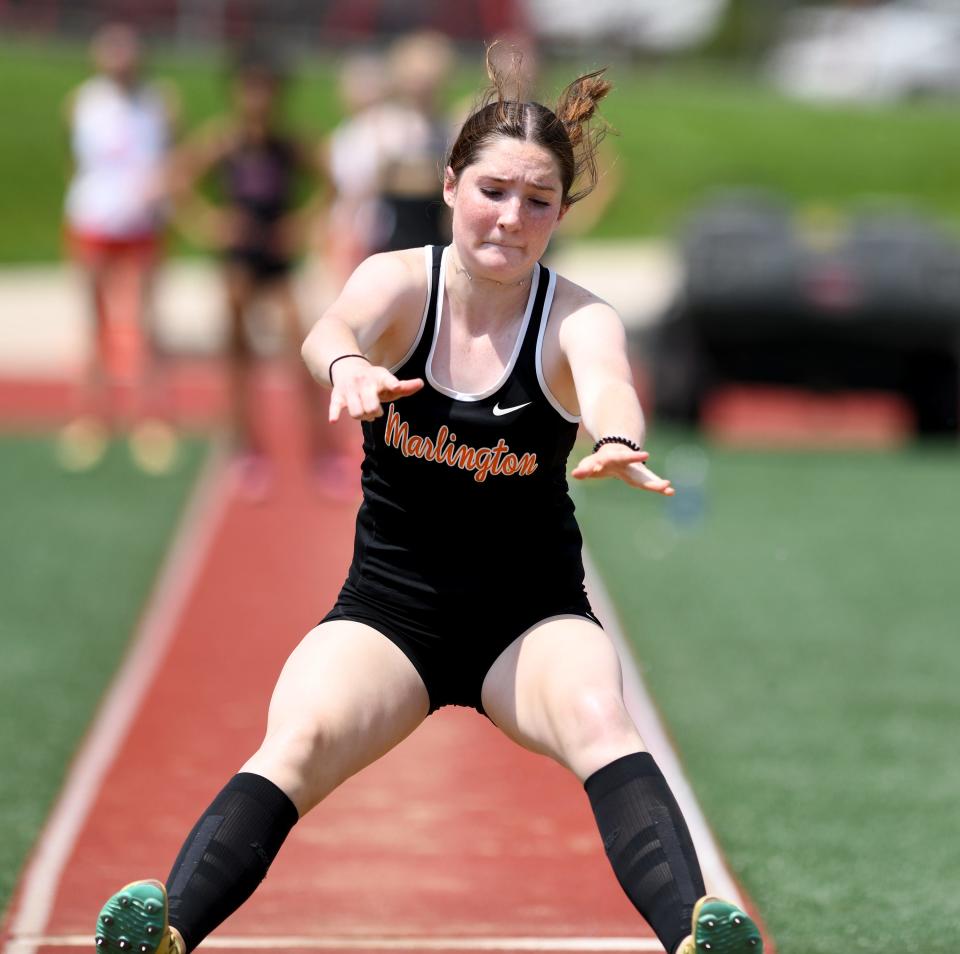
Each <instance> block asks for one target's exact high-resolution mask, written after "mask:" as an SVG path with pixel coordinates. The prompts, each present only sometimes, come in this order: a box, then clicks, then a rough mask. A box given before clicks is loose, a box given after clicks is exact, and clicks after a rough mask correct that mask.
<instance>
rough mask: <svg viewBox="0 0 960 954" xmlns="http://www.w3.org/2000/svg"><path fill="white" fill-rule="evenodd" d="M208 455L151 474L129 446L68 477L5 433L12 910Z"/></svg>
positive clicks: (4, 785) (4, 865)
mask: <svg viewBox="0 0 960 954" xmlns="http://www.w3.org/2000/svg"><path fill="white" fill-rule="evenodd" d="M201 456H202V447H201V445H200V444H199V443H190V444H188V445H187V446H186V448H185V454H184V459H183V462H182V464H181V466H180V467H179V468H178V470H177V471H176V473H175V474H173V475H171V476H168V477H163V478H151V477H145V476H143V475H141V474H139V473H138V472H137V471H135V470H134V469H133V467H132V466H131V465H130V463H129V462H128V460H127V458H126V454H125V452H124V449H123V448H122V447H119V446H118V447H115V448H112V449H111V453H110V454H109V456H108V457H107V459H106V460H105V461H104V464H103V465H102V466H101V467H100V468H98V469H97V470H96V471H95V472H92V473H90V474H83V475H71V474H65V473H63V472H62V471H60V470H59V469H58V468H57V467H56V466H55V464H54V463H53V454H52V448H51V443H50V441H49V440H48V439H45V438H39V437H10V436H4V437H0V500H2V501H3V507H2V510H0V566H2V567H3V572H2V574H0V608H2V609H0V648H2V653H3V662H2V665H0V712H2V718H0V761H2V763H3V764H4V765H5V766H6V770H5V771H3V772H0V831H2V832H3V833H4V834H3V838H2V839H0V912H2V911H3V909H4V908H5V907H6V905H7V901H8V899H9V897H10V892H11V890H12V888H13V885H14V881H15V878H16V875H17V872H18V870H19V868H20V866H21V864H22V863H23V860H24V857H25V855H26V853H27V851H28V849H29V848H30V846H31V844H32V843H33V840H34V838H35V837H36V834H37V831H38V830H39V827H40V825H41V823H42V822H43V820H44V818H45V817H46V814H47V811H48V809H49V807H50V805H51V802H52V800H53V798H54V796H55V795H56V793H57V791H58V788H59V786H60V784H61V782H62V781H63V777H64V773H65V772H66V770H67V768H68V767H69V764H70V759H71V756H72V755H73V753H74V751H75V749H76V746H77V744H78V742H79V740H80V739H81V737H82V735H83V732H84V730H85V729H86V728H87V726H88V724H89V722H90V719H91V717H92V715H93V712H94V709H95V707H96V705H97V702H98V700H99V698H100V696H101V694H102V692H103V690H104V688H105V686H106V684H107V682H108V681H109V679H110V677H111V676H112V674H113V672H114V670H115V669H116V667H117V665H118V663H119V660H120V658H121V655H122V652H123V647H124V645H125V643H126V642H127V639H128V638H129V636H130V634H131V632H132V630H133V626H134V624H135V622H136V620H137V617H138V614H139V612H140V610H141V609H142V607H143V604H144V600H145V599H146V597H147V595H148V593H149V591H150V586H151V583H152V582H153V579H154V576H155V573H156V571H157V569H158V566H159V563H160V560H161V558H162V556H163V554H164V552H165V548H166V545H167V543H168V541H169V539H170V536H171V533H172V530H173V528H174V527H175V525H176V521H177V514H178V513H179V511H180V509H181V507H182V505H183V503H184V500H185V497H186V494H187V491H188V490H189V488H190V485H191V483H192V481H193V477H194V475H195V474H196V473H197V470H198V466H199V463H200V460H201Z"/></svg>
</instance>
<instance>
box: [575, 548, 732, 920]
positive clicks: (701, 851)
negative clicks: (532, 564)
mask: <svg viewBox="0 0 960 954" xmlns="http://www.w3.org/2000/svg"><path fill="white" fill-rule="evenodd" d="M583 556H584V564H585V566H586V568H587V591H588V593H589V595H590V602H591V604H592V605H593V609H594V612H595V613H596V614H597V616H598V617H599V619H600V620H601V622H602V623H603V628H604V629H605V630H606V632H607V633H609V635H610V637H611V638H612V639H613V641H614V642H615V643H616V644H617V648H618V650H619V651H620V658H621V660H622V661H623V696H624V700H625V702H626V704H627V710H628V711H629V713H630V715H631V716H633V719H634V721H635V722H636V724H637V727H638V728H639V729H640V735H641V736H643V741H644V743H645V744H646V746H647V748H648V749H649V750H650V754H651V755H652V756H653V757H654V758H655V759H656V760H657V764H658V765H659V766H660V771H661V772H663V774H664V777H665V778H666V780H667V782H668V783H669V785H670V788H671V790H672V791H673V794H674V797H675V798H676V799H677V803H678V804H679V805H680V810H681V811H682V812H683V817H684V819H686V822H687V827H688V828H689V829H690V836H691V837H692V838H693V843H694V845H695V847H696V849H697V857H698V858H699V860H700V867H701V869H702V871H703V880H704V882H705V883H706V886H707V892H708V893H709V894H715V895H718V896H719V897H722V898H726V899H727V900H728V901H732V902H733V903H734V904H738V905H740V907H743V898H742V896H741V895H740V889H739V888H738V887H737V884H736V881H735V880H734V878H733V875H731V874H730V870H729V869H728V868H727V865H726V862H725V861H724V858H723V854H722V852H721V851H720V847H719V846H718V844H717V840H716V838H714V836H713V832H712V831H711V830H710V826H709V825H708V824H707V820H706V818H705V817H704V814H703V810H702V809H701V808H700V805H699V803H698V802H697V797H696V795H694V794H693V789H692V788H691V787H690V783H689V782H688V781H687V778H686V775H684V772H683V768H682V767H681V765H680V760H679V759H678V758H677V753H676V752H675V751H674V748H673V744H672V743H671V741H670V736H669V735H668V734H667V731H666V729H665V728H664V726H663V720H662V719H661V718H660V713H659V712H658V711H657V707H656V706H655V705H654V703H653V700H652V699H651V697H650V693H649V692H648V691H647V688H646V686H645V685H644V682H643V677H642V676H641V675H640V670H639V668H638V667H637V661H636V656H635V655H634V651H633V649H632V648H631V646H630V643H629V642H628V641H627V639H626V637H625V636H624V633H623V627H622V625H621V623H620V619H619V617H618V616H617V612H616V610H615V609H614V607H613V603H612V601H611V600H610V596H609V594H608V593H607V591H606V589H605V588H604V586H603V583H602V581H601V578H600V574H599V573H598V572H597V568H596V565H595V564H594V562H593V560H592V559H591V558H590V555H589V553H587V552H586V548H584V554H583Z"/></svg>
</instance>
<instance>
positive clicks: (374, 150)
mask: <svg viewBox="0 0 960 954" xmlns="http://www.w3.org/2000/svg"><path fill="white" fill-rule="evenodd" d="M388 90H389V81H388V78H387V67H386V63H385V62H384V61H383V58H382V57H381V56H379V55H377V54H375V53H358V54H356V55H354V56H351V57H349V58H348V59H347V60H346V61H345V62H344V64H343V66H342V67H341V69H340V75H339V82H338V93H339V97H340V104H341V107H342V109H343V111H344V114H345V118H344V119H343V120H342V121H341V122H340V124H339V125H338V126H337V127H336V128H335V129H334V130H333V132H332V133H331V135H330V137H329V139H328V140H327V142H326V143H325V144H324V151H325V157H324V158H325V162H326V165H327V169H328V173H329V176H330V181H331V183H332V186H333V190H334V197H333V200H332V201H331V204H330V209H329V211H328V214H327V217H326V221H325V234H324V241H323V249H322V251H323V258H324V265H325V268H326V270H327V272H328V274H329V276H330V280H331V283H332V285H333V287H334V288H335V289H336V291H338V292H339V290H340V288H341V287H342V286H343V283H344V282H345V281H346V280H347V278H348V277H349V276H350V274H351V273H352V272H353V270H354V269H355V268H356V267H357V265H359V264H360V262H362V261H363V260H364V259H365V258H366V257H367V256H368V255H369V254H370V253H371V251H372V250H373V247H374V242H375V235H376V228H377V209H378V206H377V192H378V186H379V163H380V157H381V155H382V154H383V152H384V151H385V149H386V143H387V141H388V139H389V136H390V134H391V130H390V124H389V122H386V121H384V120H385V117H386V116H387V111H386V110H384V109H381V108H380V107H382V106H383V104H384V102H385V100H386V98H387V92H388Z"/></svg>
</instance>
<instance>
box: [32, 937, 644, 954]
mask: <svg viewBox="0 0 960 954" xmlns="http://www.w3.org/2000/svg"><path fill="white" fill-rule="evenodd" d="M26 942H29V943H31V944H33V945H34V946H35V947H91V946H92V942H91V939H90V937H88V936H87V935H85V934H82V935H81V934H66V935H62V936H53V937H34V938H29V939H27V938H24V939H22V940H21V943H26ZM203 946H204V948H224V949H227V948H228V949H236V950H324V951H326V950H351V951H601V952H602V951H614V952H616V951H625V952H630V951H659V952H661V954H662V952H663V948H662V947H661V945H660V942H659V941H657V940H655V939H654V938H651V937H353V936H345V937H314V936H312V935H305V936H303V937H297V936H295V935H294V936H280V937H218V936H217V935H215V934H214V935H213V936H212V937H208V938H207V939H206V940H205V941H204V942H203ZM17 954H20V951H18V952H17Z"/></svg>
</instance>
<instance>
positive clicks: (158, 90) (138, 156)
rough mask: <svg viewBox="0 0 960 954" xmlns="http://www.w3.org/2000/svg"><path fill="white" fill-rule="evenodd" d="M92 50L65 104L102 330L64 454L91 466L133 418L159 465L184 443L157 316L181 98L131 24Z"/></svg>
mask: <svg viewBox="0 0 960 954" xmlns="http://www.w3.org/2000/svg"><path fill="white" fill-rule="evenodd" d="M90 49H91V56H92V59H93V63H94V66H95V69H96V73H95V75H94V76H92V77H91V78H89V79H87V80H86V81H85V82H83V83H82V84H81V85H80V86H79V87H77V88H76V89H75V90H73V91H72V92H71V93H70V94H69V96H68V98H67V102H66V105H65V116H66V121H67V125H68V128H69V137H70V147H71V153H72V159H73V173H72V177H71V179H70V183H69V186H68V189H67V194H66V201H65V233H66V244H67V248H68V252H69V254H70V257H71V258H72V260H73V261H74V262H75V263H76V265H77V266H78V267H79V268H80V269H81V271H82V273H83V278H84V283H85V285H86V287H87V290H88V293H89V296H90V301H91V304H92V312H93V319H94V330H95V335H94V344H93V348H92V349H91V354H90V356H89V358H88V360H87V363H86V369H85V373H84V376H83V382H82V387H81V394H80V396H79V398H78V403H79V404H80V414H79V416H78V417H77V418H76V419H75V420H73V421H72V422H71V423H70V424H68V425H67V426H66V427H65V428H64V429H63V431H62V432H61V434H60V437H59V440H58V444H57V455H58V458H59V460H60V462H61V464H62V465H63V466H64V467H65V468H67V469H69V470H86V469H88V468H91V467H93V466H95V465H96V464H97V463H98V462H99V460H100V459H101V457H102V456H103V454H104V452H105V451H106V447H107V441H108V438H109V434H110V430H111V429H112V428H113V427H114V426H115V425H117V424H118V423H119V424H122V425H125V426H130V427H131V431H130V437H129V445H130V452H131V454H132V456H133V459H134V461H135V462H136V463H137V464H138V465H139V466H140V467H141V468H142V469H143V470H145V471H147V472H149V473H155V474H157V473H163V472H165V471H167V470H169V469H170V467H172V466H173V464H174V462H175V459H176V453H177V439H176V436H175V434H174V431H173V429H172V428H171V427H170V425H169V423H167V422H166V421H164V420H162V419H161V417H159V416H156V415H158V412H159V408H158V407H157V406H156V404H157V395H156V393H154V392H155V387H156V372H157V367H156V365H157V361H156V358H157V355H156V347H155V335H154V330H155V329H154V328H153V322H152V317H153V316H152V314H151V291H152V284H153V279H154V276H155V271H156V267H157V264H158V262H159V260H160V256H161V253H162V245H163V238H164V232H165V230H166V218H167V216H166V202H165V194H166V183H165V162H166V158H167V154H168V150H169V147H170V144H171V142H172V139H173V129H174V125H175V121H176V115H177V111H178V104H177V97H176V95H175V91H174V90H173V88H172V87H171V86H169V85H163V84H159V83H155V82H148V81H146V80H145V79H144V78H143V75H142V74H143V49H142V46H141V42H140V38H139V36H138V35H137V33H136V31H135V30H134V29H133V28H132V27H130V26H129V25H127V24H124V23H110V24H108V25H106V26H104V27H102V28H101V29H100V30H98V31H97V33H96V34H95V35H94V38H93V42H92V44H91V48H90ZM115 388H119V390H118V391H117V392H116V393H114V389H115ZM128 397H129V398H130V400H129V401H127V400H126V398H128ZM120 398H123V399H124V400H122V401H121V400H119V399H120ZM149 415H154V416H152V417H151V416H149Z"/></svg>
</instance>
